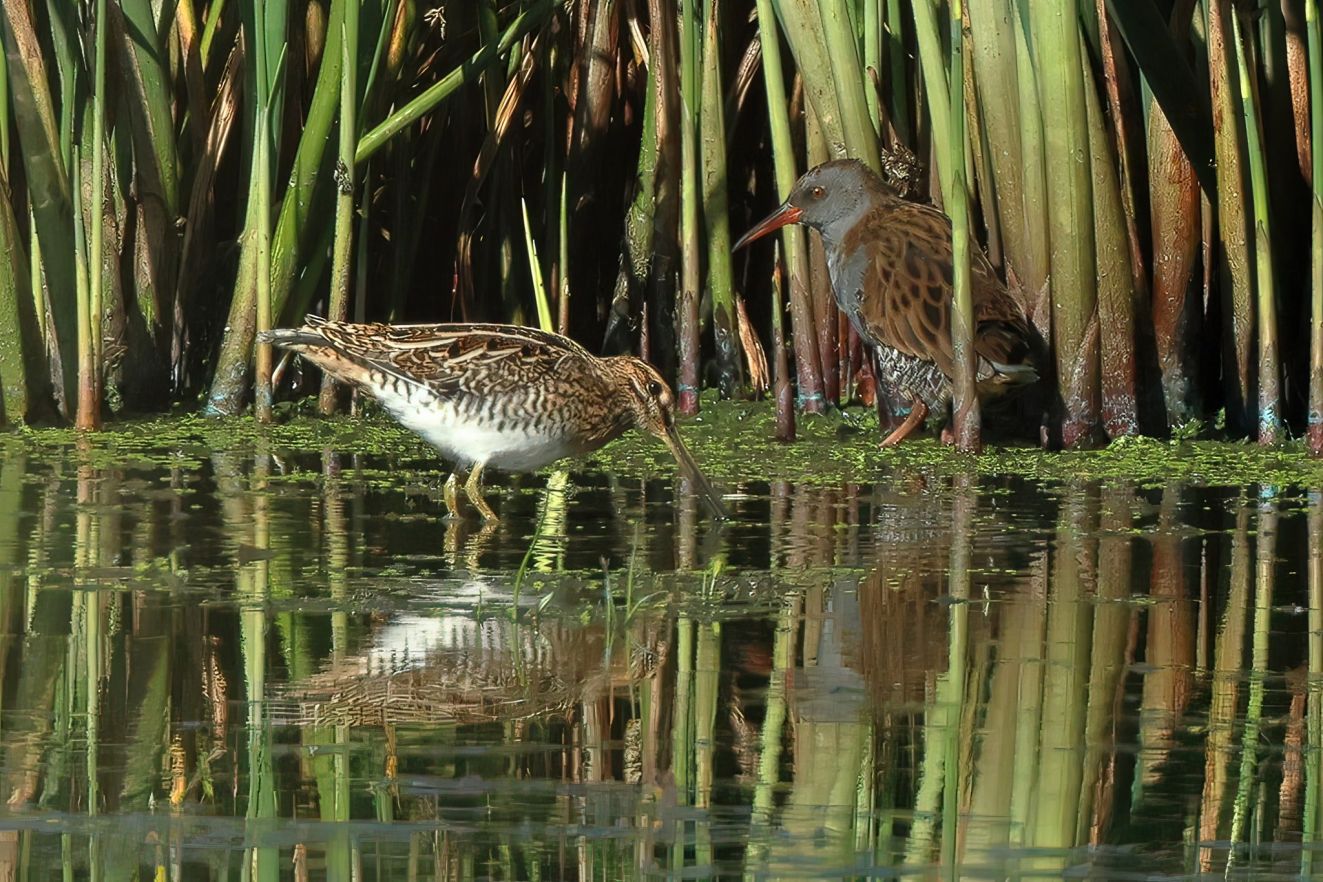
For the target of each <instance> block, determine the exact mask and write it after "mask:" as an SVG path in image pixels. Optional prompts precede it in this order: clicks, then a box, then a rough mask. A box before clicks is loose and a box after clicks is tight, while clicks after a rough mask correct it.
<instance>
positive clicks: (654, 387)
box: [648, 380, 662, 397]
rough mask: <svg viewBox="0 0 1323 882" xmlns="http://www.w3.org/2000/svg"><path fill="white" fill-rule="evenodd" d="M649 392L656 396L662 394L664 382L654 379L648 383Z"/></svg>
mask: <svg viewBox="0 0 1323 882" xmlns="http://www.w3.org/2000/svg"><path fill="white" fill-rule="evenodd" d="M648 394H649V395H652V396H654V397H656V396H658V395H660V394H662V384H661V383H658V382H657V381H656V380H653V381H652V382H651V383H649V384H648Z"/></svg>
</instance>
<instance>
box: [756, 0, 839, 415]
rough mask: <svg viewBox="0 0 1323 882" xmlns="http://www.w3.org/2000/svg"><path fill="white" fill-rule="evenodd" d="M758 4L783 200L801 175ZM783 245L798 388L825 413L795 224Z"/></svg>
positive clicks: (770, 31)
mask: <svg viewBox="0 0 1323 882" xmlns="http://www.w3.org/2000/svg"><path fill="white" fill-rule="evenodd" d="M757 2H758V36H759V39H760V40H761V41H762V48H763V83H764V87H765V89H766V91H767V117H768V121H769V124H770V125H769V131H770V133H771V140H772V163H773V166H774V168H775V170H776V193H777V198H778V199H785V198H786V197H787V196H789V195H790V191H791V190H792V189H794V186H795V179H796V178H797V177H798V174H797V173H796V170H795V151H794V139H793V137H792V136H791V133H790V115H789V112H788V111H787V109H786V95H785V73H784V71H783V69H782V66H781V39H780V36H779V35H778V33H777V29H776V16H775V14H774V13H773V11H772V0H757ZM781 242H782V246H783V248H784V251H785V256H786V273H787V276H788V279H787V281H788V283H789V284H788V287H789V297H790V328H791V333H792V334H794V338H795V342H794V348H795V379H796V382H797V383H798V386H799V398H800V402H801V405H802V406H803V408H804V410H806V411H808V412H809V413H822V411H823V410H824V409H825V407H826V402H825V400H824V399H823V397H822V369H821V366H820V362H819V360H818V338H817V333H816V332H815V331H814V328H813V306H812V304H811V303H810V302H809V290H808V279H809V268H808V251H807V250H806V248H805V242H804V231H803V229H802V228H801V227H799V226H798V225H796V224H791V225H788V226H786V227H783V228H782V230H781ZM773 315H774V316H776V317H777V318H778V319H779V309H774V310H773ZM779 406H780V405H779V404H778V407H779ZM786 440H789V439H786Z"/></svg>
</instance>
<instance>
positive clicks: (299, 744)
mask: <svg viewBox="0 0 1323 882" xmlns="http://www.w3.org/2000/svg"><path fill="white" fill-rule="evenodd" d="M419 464H420V463H419V462H417V461H414V460H411V459H407V458H406V459H394V460H393V459H389V458H375V459H374V458H366V457H356V456H354V455H352V453H350V452H349V451H348V450H340V451H324V452H321V453H307V452H303V453H298V452H291V451H282V450H255V449H252V447H247V448H244V447H243V446H242V445H239V446H237V447H236V449H233V450H227V451H224V452H212V451H208V450H197V449H193V450H186V451H181V450H177V449H175V450H170V449H163V450H160V451H150V450H148V451H146V452H144V453H143V454H142V455H138V456H133V457H126V458H125V459H124V461H122V462H121V461H115V460H114V459H113V458H110V459H109V460H108V459H107V457H105V456H94V455H92V454H91V453H90V452H89V451H87V450H83V451H79V450H77V449H75V448H73V447H70V448H68V449H67V450H64V452H62V453H60V454H58V455H52V454H51V453H49V451H48V452H44V453H41V454H37V453H35V452H34V451H33V450H31V449H30V446H29V445H26V444H25V443H23V442H21V441H18V440H15V439H13V438H10V439H9V440H8V441H7V442H6V443H5V444H3V445H0V641H2V645H0V690H2V692H0V775H2V776H3V777H2V778H0V786H2V789H0V796H3V803H2V804H0V879H17V880H52V879H88V878H90V879H107V880H118V879H129V878H156V879H162V880H165V879H170V880H248V879H253V880H264V879H293V880H304V879H328V880H356V879H363V880H377V879H401V880H405V879H407V880H432V879H603V880H617V879H663V878H669V879H701V878H716V877H722V878H755V879H778V878H808V879H819V878H840V877H847V878H849V877H854V878H871V879H878V878H907V879H908V878H916V879H956V878H959V879H982V878H987V879H1060V878H1091V879H1107V880H1124V879H1193V878H1203V877H1207V878H1214V877H1217V878H1235V879H1296V878H1301V877H1305V878H1309V877H1311V876H1313V875H1316V873H1315V869H1314V868H1315V866H1316V865H1318V864H1320V863H1323V856H1320V853H1319V852H1318V851H1317V849H1318V840H1319V838H1320V837H1319V830H1320V828H1321V827H1323V819H1321V818H1320V813H1319V811H1318V795H1319V790H1320V782H1321V779H1323V756H1320V752H1319V750H1318V749H1317V745H1318V744H1319V743H1320V736H1321V733H1323V680H1321V679H1320V676H1319V672H1320V669H1321V668H1323V613H1321V612H1320V596H1323V564H1321V562H1320V561H1321V556H1323V549H1321V545H1320V543H1321V542H1323V540H1321V539H1320V537H1321V535H1323V495H1321V494H1320V492H1319V491H1318V490H1317V489H1314V490H1310V489H1309V488H1301V487H1295V486H1280V487H1265V486H1246V487H1201V486H1192V485H1183V484H1170V485H1168V486H1163V487H1156V488H1154V487H1147V488H1136V487H1133V486H1129V485H1127V484H1126V483H1125V482H1118V481H1112V482H1109V483H1106V484H1099V483H1096V482H1086V481H1079V482H1076V483H1066V484H1063V483H1059V482H1058V483H1040V482H1033V481H1028V480H1025V479H1019V478H1013V477H987V476H984V477H977V478H975V477H970V478H960V477H956V478H952V477H949V476H938V475H936V474H929V473H925V471H924V470H923V469H920V468H906V469H901V468H897V469H888V468H887V467H886V466H885V465H879V466H877V468H876V469H875V470H874V473H873V474H871V475H870V476H869V481H868V482H867V483H852V484H839V485H836V486H821V485H819V486H806V485H796V484H788V483H777V482H767V481H759V480H750V481H748V482H745V483H739V484H736V483H733V482H729V481H727V482H724V485H725V489H726V490H727V492H729V493H730V494H731V495H730V496H728V503H729V505H730V507H731V508H732V510H733V511H734V513H735V518H734V520H733V521H732V522H731V523H728V524H725V525H715V524H713V523H712V522H711V521H710V520H709V519H708V518H707V517H706V515H705V513H704V512H703V511H702V509H701V506H699V505H698V504H697V502H696V501H695V500H694V499H693V498H691V497H689V496H687V495H686V493H685V492H684V488H683V487H677V486H675V485H674V484H673V483H672V482H671V481H669V480H647V481H645V480H641V479H629V478H621V477H613V476H608V475H604V474H601V473H593V472H575V473H573V474H570V475H566V474H564V473H556V474H550V475H541V476H535V477H524V478H508V477H498V476H493V480H494V481H495V482H496V483H494V484H493V486H492V488H491V491H490V493H489V496H490V497H491V498H492V500H493V503H494V505H495V506H496V508H497V509H498V510H499V511H500V512H501V513H502V515H503V519H502V521H501V522H500V523H499V525H497V526H495V527H494V528H491V529H483V528H482V527H481V524H480V523H479V522H478V521H477V520H476V519H473V518H470V519H467V520H464V521H463V522H458V523H455V522H448V521H446V520H444V519H443V518H442V517H441V515H442V513H443V512H444V506H443V503H442V501H441V492H440V474H441V473H440V472H439V471H438V467H437V464H436V463H435V462H431V463H426V466H427V469H429V470H430V471H426V472H424V474H423V476H422V477H419V475H418V474H417V473H416V471H415V467H416V466H418V465H419ZM1316 856H1317V857H1318V859H1316ZM1317 875H1319V876H1320V877H1323V869H1320V870H1318V871H1317Z"/></svg>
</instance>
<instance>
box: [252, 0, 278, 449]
mask: <svg viewBox="0 0 1323 882" xmlns="http://www.w3.org/2000/svg"><path fill="white" fill-rule="evenodd" d="M254 16H255V24H254V27H253V31H252V37H253V56H254V64H255V66H256V69H257V76H256V92H257V95H256V99H257V100H256V108H255V113H254V125H253V165H252V168H253V175H252V179H253V194H252V202H251V203H250V206H249V211H248V229H249V231H250V232H251V233H252V236H253V242H254V258H255V265H254V268H253V271H254V272H255V273H256V274H257V277H256V292H257V298H256V310H257V313H256V320H255V322H254V329H255V330H256V332H257V333H258V334H261V333H262V332H263V331H267V330H270V329H271V321H272V315H271V129H270V126H271V91H272V89H271V86H272V78H271V77H270V76H269V72H268V71H269V69H270V68H271V67H273V65H272V64H271V62H270V59H269V58H268V57H267V32H266V27H265V21H264V18H265V16H264V14H263V7H262V6H260V5H258V6H257V7H256V8H255V11H254ZM271 367H272V362H271V345H270V344H269V343H259V344H258V345H257V375H256V381H255V389H254V396H255V397H254V405H253V411H254V414H255V415H256V417H257V421H258V422H262V423H266V422H270V421H271Z"/></svg>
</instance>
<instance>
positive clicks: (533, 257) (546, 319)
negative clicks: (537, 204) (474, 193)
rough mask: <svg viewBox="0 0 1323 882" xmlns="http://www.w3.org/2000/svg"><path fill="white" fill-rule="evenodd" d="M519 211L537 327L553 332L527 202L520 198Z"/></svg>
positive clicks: (554, 328)
mask: <svg viewBox="0 0 1323 882" xmlns="http://www.w3.org/2000/svg"><path fill="white" fill-rule="evenodd" d="M519 210H520V212H521V214H522V215H523V219H524V253H525V254H526V255H527V258H528V275H529V278H530V279H531V280H532V282H533V304H534V306H535V307H536V308H537V323H538V327H539V328H541V329H542V330H544V331H551V332H554V331H555V330H556V326H555V323H554V322H553V321H552V318H551V304H550V302H549V301H548V299H547V286H546V285H544V284H543V283H542V264H541V262H540V261H539V260H538V257H537V245H536V244H535V243H534V242H533V226H532V224H531V223H530V222H529V220H528V200H526V199H524V198H523V197H522V196H521V197H520V198H519Z"/></svg>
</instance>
